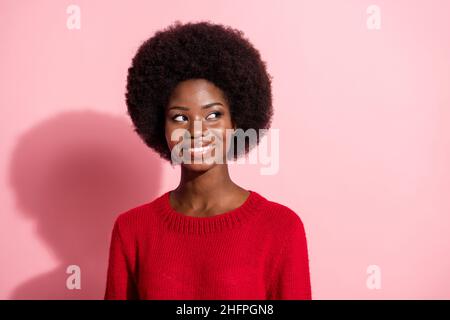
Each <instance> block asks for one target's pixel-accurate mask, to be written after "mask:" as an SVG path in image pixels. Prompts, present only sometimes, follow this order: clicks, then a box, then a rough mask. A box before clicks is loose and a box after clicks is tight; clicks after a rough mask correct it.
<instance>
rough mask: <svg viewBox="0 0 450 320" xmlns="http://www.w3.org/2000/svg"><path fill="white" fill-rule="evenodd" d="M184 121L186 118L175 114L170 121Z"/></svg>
mask: <svg viewBox="0 0 450 320" xmlns="http://www.w3.org/2000/svg"><path fill="white" fill-rule="evenodd" d="M185 119H186V117H185V116H184V115H182V114H177V115H176V116H174V117H173V118H172V120H174V121H177V122H182V121H184V120H185Z"/></svg>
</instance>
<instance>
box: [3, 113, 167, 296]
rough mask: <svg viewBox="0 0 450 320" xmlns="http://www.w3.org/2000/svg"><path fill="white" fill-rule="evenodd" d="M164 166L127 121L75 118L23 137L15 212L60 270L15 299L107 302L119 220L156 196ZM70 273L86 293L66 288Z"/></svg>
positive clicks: (13, 172) (15, 166) (14, 172)
mask: <svg viewBox="0 0 450 320" xmlns="http://www.w3.org/2000/svg"><path fill="white" fill-rule="evenodd" d="M161 164H162V163H161V160H160V158H159V156H157V155H156V154H155V153H153V152H151V151H150V149H149V148H148V147H147V146H145V144H144V143H143V142H142V140H141V139H140V138H139V137H138V136H137V134H136V133H135V132H134V131H133V129H132V126H131V123H129V122H127V121H126V119H125V117H123V118H122V117H115V116H111V115H106V114H101V113H97V112H94V111H81V112H80V111H78V112H69V113H63V114H60V115H58V116H55V117H53V118H51V119H48V120H46V121H44V122H42V123H40V124H38V125H37V126H35V127H34V128H31V129H30V130H28V131H27V132H26V133H24V134H23V135H22V136H21V137H20V138H19V140H18V143H17V146H16V147H15V150H14V151H13V154H12V158H11V165H10V183H11V186H12V188H13V191H14V192H15V196H16V205H17V210H18V211H19V212H22V213H23V214H24V215H25V216H26V217H28V218H30V219H33V220H34V221H35V223H36V230H37V235H38V237H39V238H40V239H42V240H43V242H44V243H45V244H46V245H47V246H48V248H49V250H50V251H51V252H52V253H54V255H55V257H56V259H57V260H58V262H59V265H58V266H57V267H56V268H54V269H53V270H49V271H48V272H46V273H44V274H37V275H36V276H35V277H33V278H31V279H29V280H28V281H26V282H24V283H22V284H20V285H18V287H17V288H16V289H15V290H14V291H13V293H12V294H11V296H10V299H103V295H104V290H105V285H106V270H107V260H108V253H109V252H108V251H109V242H110V237H111V231H112V227H113V223H114V220H115V218H116V217H117V215H118V214H120V213H121V212H124V211H126V210H128V209H130V208H133V207H135V206H137V205H140V204H143V203H146V202H149V201H151V200H152V199H153V198H154V197H156V196H157V195H158V192H159V187H160V181H161ZM23 254H24V255H26V254H27V253H26V252H23ZM69 265H78V266H79V267H80V269H81V289H80V290H77V289H75V290H69V289H67V287H66V280H67V278H68V277H69V274H67V273H66V269H67V267H68V266H69Z"/></svg>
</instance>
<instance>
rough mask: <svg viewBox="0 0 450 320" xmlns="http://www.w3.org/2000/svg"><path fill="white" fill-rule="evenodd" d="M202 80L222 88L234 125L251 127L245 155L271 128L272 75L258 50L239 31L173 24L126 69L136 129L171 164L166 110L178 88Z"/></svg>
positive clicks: (148, 42)
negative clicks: (253, 133)
mask: <svg viewBox="0 0 450 320" xmlns="http://www.w3.org/2000/svg"><path fill="white" fill-rule="evenodd" d="M196 78H197V79H198V78H202V79H206V80H208V81H210V82H212V83H213V84H214V85H215V86H217V87H218V88H220V89H221V90H222V91H223V93H224V94H225V98H226V100H227V102H228V104H229V106H230V114H231V119H232V121H233V123H234V124H235V125H236V127H237V128H238V129H242V130H244V131H246V130H248V129H255V130H256V133H257V139H256V143H253V144H252V143H251V141H245V146H244V149H241V150H236V144H235V149H234V150H235V151H234V154H233V157H234V158H235V159H236V158H237V157H238V156H239V155H241V154H244V153H247V152H248V151H250V150H251V148H252V147H253V146H255V145H256V144H258V143H259V141H260V139H261V137H262V136H263V135H264V133H262V134H260V132H259V129H268V128H269V127H270V124H271V119H272V114H273V108H272V91H271V79H272V77H271V75H270V74H268V72H267V70H266V63H265V62H264V61H262V60H261V56H260V53H259V51H258V50H256V49H255V48H254V47H253V45H252V44H251V43H250V42H249V40H248V39H247V38H245V36H244V34H243V32H242V31H240V30H237V29H233V28H231V27H228V26H223V25H221V24H214V23H211V22H209V21H202V22H196V23H192V22H190V23H186V24H182V23H181V22H179V21H175V22H174V23H173V24H172V25H170V26H168V27H167V28H166V29H163V30H160V31H157V32H156V33H155V34H154V36H153V37H151V38H150V39H148V40H146V41H144V42H143V43H142V44H141V46H140V47H139V49H138V50H137V53H136V55H135V56H134V58H133V60H132V64H131V67H130V68H128V77H127V92H126V94H125V96H126V103H127V107H128V114H129V116H130V117H131V119H132V122H133V124H134V131H135V132H136V133H137V134H138V135H139V136H140V137H141V138H142V139H143V141H144V142H145V144H146V145H147V146H149V147H150V148H152V149H153V150H155V151H156V152H157V153H158V154H159V155H160V156H161V157H162V158H164V159H167V160H170V158H171V157H170V149H169V147H168V145H167V141H166V139H165V132H164V123H165V121H164V115H165V107H166V105H167V103H168V101H169V98H170V95H171V93H172V91H173V89H174V88H175V87H176V85H177V84H178V83H179V82H181V81H184V80H188V79H196Z"/></svg>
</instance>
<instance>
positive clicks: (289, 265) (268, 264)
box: [105, 190, 311, 300]
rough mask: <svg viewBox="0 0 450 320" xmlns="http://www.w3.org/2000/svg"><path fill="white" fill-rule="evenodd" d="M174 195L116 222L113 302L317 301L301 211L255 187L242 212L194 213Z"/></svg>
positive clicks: (110, 277) (109, 293) (110, 283)
mask: <svg viewBox="0 0 450 320" xmlns="http://www.w3.org/2000/svg"><path fill="white" fill-rule="evenodd" d="M169 192H170V191H169ZM169 192H166V193H164V194H163V195H161V196H159V197H158V198H156V199H154V200H153V201H152V202H149V203H146V204H143V205H140V206H138V207H136V208H133V209H130V210H128V211H126V212H124V213H122V214H120V215H119V216H118V218H117V219H116V222H115V224H114V228H113V231H112V236H111V245H110V252H109V266H108V274H107V283H106V292H105V299H152V300H166V299H173V300H183V299H186V300H196V299H205V300H219V299H223V300H229V299H235V300H241V299H253V300H266V299H311V285H310V274H309V261H308V250H307V242H306V237H305V231H304V228H303V223H302V221H301V219H300V218H299V216H298V215H297V214H296V213H295V212H294V211H292V210H291V209H289V208H288V207H286V206H283V205H281V204H278V203H276V202H272V201H269V200H267V199H266V198H264V197H263V196H262V195H260V194H259V193H257V192H255V191H251V190H249V192H250V195H249V197H248V198H247V200H246V201H245V202H244V204H242V205H241V206H240V207H238V208H236V209H234V210H231V211H228V212H225V213H222V214H219V215H216V216H212V217H193V216H186V215H183V214H182V213H179V212H176V211H175V210H174V209H173V208H172V206H171V204H170V201H169Z"/></svg>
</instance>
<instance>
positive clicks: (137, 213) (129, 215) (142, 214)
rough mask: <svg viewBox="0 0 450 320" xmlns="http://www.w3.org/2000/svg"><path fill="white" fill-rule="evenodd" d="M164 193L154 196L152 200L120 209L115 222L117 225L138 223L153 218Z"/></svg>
mask: <svg viewBox="0 0 450 320" xmlns="http://www.w3.org/2000/svg"><path fill="white" fill-rule="evenodd" d="M164 196H165V193H162V194H159V195H157V196H154V197H153V199H152V200H150V201H147V202H143V203H141V204H138V205H136V206H134V207H131V208H129V209H127V210H125V211H121V212H120V213H119V214H118V215H117V217H116V221H115V223H116V224H118V225H127V226H130V225H139V224H142V223H144V222H146V221H149V220H151V219H153V218H154V214H155V213H156V212H157V211H158V210H159V207H160V206H161V202H162V201H163V197H164Z"/></svg>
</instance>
